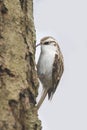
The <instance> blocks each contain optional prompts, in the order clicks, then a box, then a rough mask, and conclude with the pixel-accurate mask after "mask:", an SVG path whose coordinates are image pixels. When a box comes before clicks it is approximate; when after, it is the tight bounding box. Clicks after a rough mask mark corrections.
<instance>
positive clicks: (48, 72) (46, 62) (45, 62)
mask: <svg viewBox="0 0 87 130" xmlns="http://www.w3.org/2000/svg"><path fill="white" fill-rule="evenodd" d="M55 52H56V48H55V47H54V48H53V46H42V47H41V54H40V57H39V60H38V65H37V72H38V74H39V75H42V74H43V75H45V76H46V78H52V66H53V62H54V58H55Z"/></svg>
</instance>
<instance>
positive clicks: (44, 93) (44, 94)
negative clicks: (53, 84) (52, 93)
mask: <svg viewBox="0 0 87 130" xmlns="http://www.w3.org/2000/svg"><path fill="white" fill-rule="evenodd" d="M47 92H48V89H44V90H43V94H42V96H41V98H40V100H39V102H38V104H37V109H39V108H40V106H41V105H42V103H43V101H44V99H45V97H46V95H47Z"/></svg>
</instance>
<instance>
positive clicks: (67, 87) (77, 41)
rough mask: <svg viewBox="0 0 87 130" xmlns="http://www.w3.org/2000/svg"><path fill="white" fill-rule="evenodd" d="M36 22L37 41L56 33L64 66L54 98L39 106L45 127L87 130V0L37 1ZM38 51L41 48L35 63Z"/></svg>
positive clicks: (54, 35)
mask: <svg viewBox="0 0 87 130" xmlns="http://www.w3.org/2000/svg"><path fill="white" fill-rule="evenodd" d="M34 21H35V28H36V36H37V44H38V43H39V42H40V39H41V38H42V37H44V36H53V37H54V38H55V39H56V40H57V41H58V43H59V45H60V48H61V51H62V53H63V56H64V65H65V70H64V74H63V76H62V79H61V82H60V84H59V86H58V88H57V90H56V92H55V94H54V96H53V99H52V101H51V102H50V101H48V99H47V98H46V99H45V101H44V103H43V104H42V106H41V108H40V109H39V112H38V114H39V118H40V120H42V127H43V128H42V130H87V68H86V67H87V1H86V0H34ZM39 53H40V47H38V48H37V50H36V62H37V60H38V57H39ZM41 90H42V87H41V85H40V89H39V93H40V94H39V96H38V98H37V100H39V98H40V96H41Z"/></svg>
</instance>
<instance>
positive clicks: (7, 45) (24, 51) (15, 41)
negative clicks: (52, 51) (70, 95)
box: [0, 0, 41, 130]
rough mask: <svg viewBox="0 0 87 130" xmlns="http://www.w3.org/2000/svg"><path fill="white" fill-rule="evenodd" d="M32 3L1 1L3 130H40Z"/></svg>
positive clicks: (0, 113)
mask: <svg viewBox="0 0 87 130" xmlns="http://www.w3.org/2000/svg"><path fill="white" fill-rule="evenodd" d="M35 40H36V37H35V28H34V22H33V1H32V0H12V1H11V0H4V1H3V0H0V129H1V130H2V129H4V130H15V129H16V130H40V129H41V123H40V121H39V119H38V115H37V109H36V107H35V103H36V96H37V89H38V80H37V74H36V71H35Z"/></svg>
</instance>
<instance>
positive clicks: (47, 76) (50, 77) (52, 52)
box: [36, 36, 64, 109]
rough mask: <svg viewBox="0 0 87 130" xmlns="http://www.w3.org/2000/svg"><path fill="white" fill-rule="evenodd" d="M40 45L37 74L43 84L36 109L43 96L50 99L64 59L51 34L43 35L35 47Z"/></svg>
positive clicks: (59, 76)
mask: <svg viewBox="0 0 87 130" xmlns="http://www.w3.org/2000/svg"><path fill="white" fill-rule="evenodd" d="M38 46H41V52H40V56H39V59H38V62H37V74H38V77H39V80H40V81H41V84H42V86H43V92H42V95H41V98H40V100H39V102H38V103H37V109H39V108H40V106H41V105H42V103H43V101H44V99H45V97H46V96H47V95H48V100H51V99H52V97H53V95H54V93H55V91H56V88H57V86H58V84H59V82H60V79H61V77H62V74H63V71H64V59H63V55H62V52H61V50H60V47H59V45H58V42H57V41H56V39H55V38H53V37H52V36H45V37H43V38H42V39H41V40H40V43H39V44H37V45H36V47H38Z"/></svg>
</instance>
